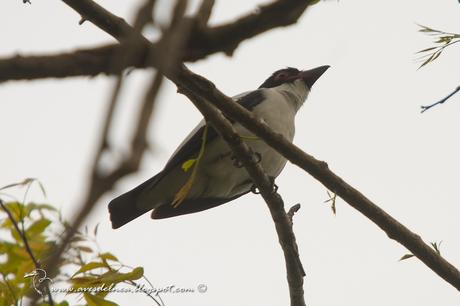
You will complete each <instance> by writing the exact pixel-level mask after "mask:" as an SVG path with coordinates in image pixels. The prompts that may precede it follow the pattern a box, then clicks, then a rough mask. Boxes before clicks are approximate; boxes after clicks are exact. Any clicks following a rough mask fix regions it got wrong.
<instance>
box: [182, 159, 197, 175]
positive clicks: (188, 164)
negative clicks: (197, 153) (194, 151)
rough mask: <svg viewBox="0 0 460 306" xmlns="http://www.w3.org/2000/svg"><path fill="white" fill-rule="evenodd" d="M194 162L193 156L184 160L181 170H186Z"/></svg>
mask: <svg viewBox="0 0 460 306" xmlns="http://www.w3.org/2000/svg"><path fill="white" fill-rule="evenodd" d="M195 162H196V159H195V158H192V159H189V160H187V161H185V162H184V163H183V164H182V170H184V172H187V171H188V170H190V168H191V167H192V166H193V165H194V164H195Z"/></svg>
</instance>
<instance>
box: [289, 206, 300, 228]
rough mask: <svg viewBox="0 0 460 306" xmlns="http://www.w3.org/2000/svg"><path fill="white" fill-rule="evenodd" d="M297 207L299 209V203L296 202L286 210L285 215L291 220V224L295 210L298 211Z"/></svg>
mask: <svg viewBox="0 0 460 306" xmlns="http://www.w3.org/2000/svg"><path fill="white" fill-rule="evenodd" d="M299 209H300V203H297V204H295V205H294V206H292V207H291V208H289V210H288V212H287V216H288V218H289V221H291V225H292V223H293V219H294V215H295V213H296V212H298V211H299Z"/></svg>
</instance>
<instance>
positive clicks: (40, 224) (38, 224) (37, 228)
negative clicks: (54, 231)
mask: <svg viewBox="0 0 460 306" xmlns="http://www.w3.org/2000/svg"><path fill="white" fill-rule="evenodd" d="M50 224H51V221H50V220H48V219H46V218H43V219H40V220H37V221H35V222H34V223H33V224H32V225H31V226H29V228H28V229H27V230H26V236H27V237H28V238H30V239H33V238H34V237H36V236H37V235H40V234H42V233H43V232H44V231H45V229H46V228H47V227H48V226H49V225H50Z"/></svg>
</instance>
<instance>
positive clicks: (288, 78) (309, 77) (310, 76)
mask: <svg viewBox="0 0 460 306" xmlns="http://www.w3.org/2000/svg"><path fill="white" fill-rule="evenodd" d="M329 67H330V66H320V67H316V68H313V69H310V70H302V71H301V70H299V69H296V68H292V67H288V68H285V69H280V70H277V71H275V72H274V73H273V74H272V75H271V76H270V77H269V78H268V79H266V80H265V82H263V84H262V85H260V86H259V88H273V87H277V86H280V85H283V84H286V83H293V82H294V81H296V80H302V81H303V82H304V83H305V85H306V86H307V87H308V89H309V90H311V87H312V86H313V84H315V82H316V81H317V80H318V79H319V77H320V76H321V75H322V74H323V73H324V72H325V71H326V70H327V69H329Z"/></svg>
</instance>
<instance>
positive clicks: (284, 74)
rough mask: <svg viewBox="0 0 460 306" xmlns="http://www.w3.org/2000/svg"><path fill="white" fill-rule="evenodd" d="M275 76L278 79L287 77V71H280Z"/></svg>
mask: <svg viewBox="0 0 460 306" xmlns="http://www.w3.org/2000/svg"><path fill="white" fill-rule="evenodd" d="M276 78H277V79H278V80H282V79H285V78H287V73H285V72H281V73H280V74H278V75H277V76H276Z"/></svg>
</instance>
